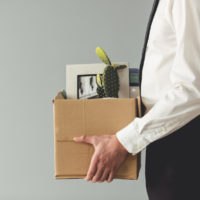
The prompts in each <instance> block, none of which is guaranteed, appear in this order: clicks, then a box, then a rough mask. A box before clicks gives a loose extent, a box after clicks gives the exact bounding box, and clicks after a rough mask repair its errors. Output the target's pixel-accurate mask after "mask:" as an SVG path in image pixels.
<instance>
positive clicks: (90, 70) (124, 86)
mask: <svg viewBox="0 0 200 200" xmlns="http://www.w3.org/2000/svg"><path fill="white" fill-rule="evenodd" d="M114 64H123V65H126V66H127V67H126V68H124V69H119V70H118V75H119V84H120V88H119V93H118V95H119V98H129V65H128V62H114ZM105 67H106V64H104V63H90V64H67V65H66V93H67V98H68V99H79V98H97V96H95V92H94V88H95V87H96V86H94V88H93V91H92V93H91V94H90V92H88V93H87V92H85V93H84V92H82V94H81V93H80V91H79V89H80V85H78V84H79V83H80V79H81V78H83V79H82V80H84V77H89V78H90V77H95V76H96V75H97V74H103V71H104V68H105ZM89 78H85V82H88V79H89ZM93 83H94V79H93ZM84 90H85V91H89V89H88V88H87V86H85V88H84Z"/></svg>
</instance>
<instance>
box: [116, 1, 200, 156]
mask: <svg viewBox="0 0 200 200" xmlns="http://www.w3.org/2000/svg"><path fill="white" fill-rule="evenodd" d="M171 2H172V6H171V9H170V15H169V16H170V20H169V21H170V24H171V27H172V28H173V29H174V32H175V35H176V41H177V49H176V55H175V58H174V61H173V66H172V70H171V72H170V75H169V76H170V82H171V84H170V88H169V89H168V90H167V91H166V92H165V93H164V94H163V95H162V96H161V97H160V98H159V100H158V101H157V102H156V103H155V104H154V106H153V107H152V108H151V109H150V110H149V111H148V112H147V113H146V114H145V115H144V116H143V117H142V118H138V117H136V118H135V119H134V120H133V121H132V122H130V123H129V124H128V125H127V126H125V127H124V128H123V129H121V130H119V131H118V132H117V133H116V136H117V138H118V140H119V142H120V143H121V144H122V145H123V146H124V147H125V149H126V150H127V151H128V152H129V153H131V154H132V155H135V154H137V153H138V152H140V151H141V150H143V149H144V148H145V147H146V146H147V145H149V144H150V143H151V142H154V141H156V140H158V139H161V138H163V137H165V136H167V135H169V134H171V133H173V132H174V131H176V130H178V129H179V128H181V127H183V126H184V125H185V124H187V123H188V122H189V121H191V120H192V119H194V118H195V117H197V116H198V115H200V1H199V0H171Z"/></svg>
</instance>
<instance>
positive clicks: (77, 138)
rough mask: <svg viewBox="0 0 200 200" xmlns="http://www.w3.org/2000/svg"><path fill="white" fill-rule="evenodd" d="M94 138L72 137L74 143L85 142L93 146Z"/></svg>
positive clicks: (85, 136) (84, 136)
mask: <svg viewBox="0 0 200 200" xmlns="http://www.w3.org/2000/svg"><path fill="white" fill-rule="evenodd" d="M95 139H96V137H95V136H87V135H82V136H80V137H73V140H74V141H75V142H85V143H89V144H95V141H96V140H95Z"/></svg>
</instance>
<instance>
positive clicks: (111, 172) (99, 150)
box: [73, 135, 129, 182]
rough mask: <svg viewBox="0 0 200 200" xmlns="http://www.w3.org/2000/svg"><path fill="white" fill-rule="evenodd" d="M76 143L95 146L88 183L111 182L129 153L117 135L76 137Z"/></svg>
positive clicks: (87, 177)
mask: <svg viewBox="0 0 200 200" xmlns="http://www.w3.org/2000/svg"><path fill="white" fill-rule="evenodd" d="M73 140H74V141H75V142H85V143H89V144H92V145H93V146H94V153H93V155H92V158H91V162H90V166H89V169H88V172H87V176H86V177H85V180H86V181H89V180H91V181H92V182H103V181H105V180H107V182H111V181H112V180H113V178H114V176H115V174H116V171H117V170H118V168H119V167H120V165H121V164H122V162H123V161H124V160H125V159H126V157H127V156H128V154H129V152H128V151H127V150H126V149H125V148H124V147H123V146H122V145H121V143H120V142H119V141H118V139H117V137H116V135H102V136H80V137H74V138H73Z"/></svg>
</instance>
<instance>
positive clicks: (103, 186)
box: [0, 0, 153, 200]
mask: <svg viewBox="0 0 200 200" xmlns="http://www.w3.org/2000/svg"><path fill="white" fill-rule="evenodd" d="M152 3H153V1H152V0H0V200H55V199H58V200H81V199H84V200H102V199H103V200H118V199H119V200H121V199H124V200H147V194H146V189H145V178H144V159H145V151H143V153H142V169H141V171H140V176H139V180H138V181H133V180H131V181H130V180H114V181H112V182H111V183H107V182H104V183H92V182H86V181H84V180H81V179H78V180H76V179H75V180H56V179H55V178H54V157H53V156H54V151H53V150H54V147H53V144H54V143H53V104H52V99H53V98H54V97H55V95H56V94H57V92H58V91H59V90H61V89H63V88H65V81H66V79H65V66H66V64H80V63H97V62H101V61H100V60H99V59H98V57H97V56H96V53H95V48H96V47H97V46H98V45H100V46H101V47H102V48H103V49H104V50H105V51H106V52H107V53H108V55H109V57H110V59H111V61H113V62H115V61H120V62H123V61H125V62H129V64H130V67H135V68H137V67H138V65H139V62H140V58H141V52H142V46H143V41H144V36H145V29H146V26H147V21H148V17H149V15H150V11H151V8H152Z"/></svg>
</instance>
